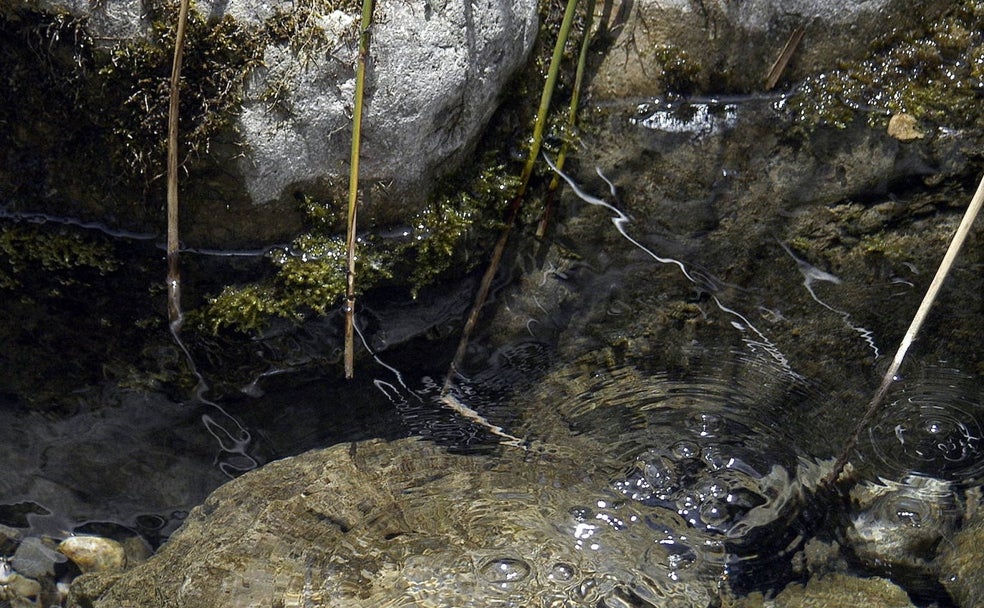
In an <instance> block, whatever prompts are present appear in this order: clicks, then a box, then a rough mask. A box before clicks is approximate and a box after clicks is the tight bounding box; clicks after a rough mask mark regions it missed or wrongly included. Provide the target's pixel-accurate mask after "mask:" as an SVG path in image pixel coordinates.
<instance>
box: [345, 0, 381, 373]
mask: <svg viewBox="0 0 984 608" xmlns="http://www.w3.org/2000/svg"><path fill="white" fill-rule="evenodd" d="M373 7H374V2H373V0H363V2H362V22H361V24H360V25H359V62H358V66H357V67H356V72H355V110H354V112H353V114H352V154H351V157H350V160H349V167H350V168H349V197H348V222H347V235H346V254H345V258H346V262H347V268H346V272H345V354H344V357H345V377H346V378H352V377H353V376H354V375H355V363H354V359H355V355H354V350H355V347H354V344H355V335H354V327H355V242H356V229H355V225H356V215H357V209H358V203H359V151H360V149H361V147H362V111H363V98H364V96H365V88H366V61H367V59H368V57H369V38H370V35H369V27H370V26H371V25H372V11H373Z"/></svg>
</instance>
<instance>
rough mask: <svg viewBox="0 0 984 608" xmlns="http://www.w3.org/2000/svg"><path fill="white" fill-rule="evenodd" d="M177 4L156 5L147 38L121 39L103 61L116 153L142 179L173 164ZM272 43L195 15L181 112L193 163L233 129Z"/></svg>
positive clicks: (99, 99) (101, 98) (102, 99)
mask: <svg viewBox="0 0 984 608" xmlns="http://www.w3.org/2000/svg"><path fill="white" fill-rule="evenodd" d="M177 7H178V5H177V3H172V2H162V3H160V4H156V5H154V6H153V7H152V9H151V17H152V19H153V21H152V26H151V29H150V32H149V33H148V34H147V36H146V37H145V38H139V39H132V40H125V41H123V42H120V43H119V44H117V45H116V46H114V47H113V48H112V49H111V50H110V51H109V55H108V57H107V58H106V60H105V61H104V62H100V63H101V67H100V69H99V72H98V74H99V79H98V83H97V86H98V87H99V88H100V91H101V93H102V94H101V95H96V96H93V98H92V99H93V101H94V102H96V103H98V104H99V105H100V106H101V107H112V108H114V111H113V112H112V113H111V114H110V116H109V125H110V132H111V138H112V141H111V142H110V146H109V149H110V150H112V151H113V153H114V154H115V155H116V160H117V161H118V162H119V163H120V164H121V165H123V166H124V167H126V168H128V169H129V170H131V171H132V172H133V173H134V174H140V175H147V176H156V175H159V174H161V173H162V167H164V166H165V164H166V163H165V161H166V154H167V116H168V104H169V97H168V92H169V87H170V77H171V62H172V60H173V53H174V35H175V30H174V27H175V21H176V17H175V16H176V15H177ZM264 46H265V42H264V40H263V38H262V37H259V36H257V35H256V33H255V32H253V31H250V30H249V29H247V28H244V27H243V26H242V25H240V24H239V23H237V22H236V21H235V20H234V19H233V18H231V17H229V16H226V17H224V18H222V19H219V20H208V19H206V18H205V17H204V16H203V15H202V14H201V13H199V12H198V11H194V10H193V11H190V12H189V15H188V23H187V33H186V38H185V49H184V61H183V69H182V72H181V78H182V83H183V84H182V89H181V107H180V120H181V137H182V139H183V141H182V142H181V146H180V147H181V149H182V150H183V152H184V154H185V157H186V158H194V157H196V156H199V155H201V154H203V153H205V152H207V150H208V147H209V143H210V141H211V140H212V138H213V137H215V136H216V135H217V134H219V133H221V132H223V131H225V130H226V129H229V128H230V126H231V124H232V121H233V118H234V117H235V112H236V110H237V109H238V107H239V104H240V102H241V100H242V91H243V87H244V85H245V81H246V77H247V75H248V74H249V73H250V72H251V71H252V70H253V69H254V68H256V67H257V66H259V65H260V64H261V60H262V56H263V55H262V54H263V48H264ZM91 111H93V112H96V111H97V109H96V108H91Z"/></svg>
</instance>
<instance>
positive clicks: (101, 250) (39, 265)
mask: <svg viewBox="0 0 984 608" xmlns="http://www.w3.org/2000/svg"><path fill="white" fill-rule="evenodd" d="M119 266H120V262H119V260H117V259H116V257H115V255H114V251H113V248H112V246H111V245H109V244H108V243H105V242H97V241H93V240H88V239H85V238H84V237H83V236H82V235H80V234H78V233H74V232H62V231H58V232H51V231H46V230H43V229H41V228H39V227H36V226H25V225H14V226H3V227H0V288H5V289H14V288H18V287H21V286H22V284H23V281H22V280H21V279H22V278H24V277H30V278H31V279H32V280H36V279H37V278H38V277H39V276H45V277H48V278H51V279H54V280H55V281H56V283H57V284H58V285H61V286H65V285H70V284H72V283H74V282H75V279H74V278H73V276H72V274H71V273H61V272H60V271H66V270H74V269H77V268H91V269H94V270H96V271H97V272H99V273H100V274H106V273H109V272H112V271H114V270H116V269H117V268H119Z"/></svg>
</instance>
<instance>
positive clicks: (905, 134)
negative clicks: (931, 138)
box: [888, 114, 926, 141]
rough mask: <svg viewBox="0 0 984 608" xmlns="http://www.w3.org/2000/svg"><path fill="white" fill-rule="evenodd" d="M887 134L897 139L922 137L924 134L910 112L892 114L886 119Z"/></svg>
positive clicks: (907, 139) (909, 139) (904, 139)
mask: <svg viewBox="0 0 984 608" xmlns="http://www.w3.org/2000/svg"><path fill="white" fill-rule="evenodd" d="M888 135H889V137H894V138H895V139H897V140H899V141H912V140H914V139H922V138H923V137H926V134H925V133H923V132H922V131H921V130H920V129H919V123H918V122H917V121H916V117H915V116H913V115H912V114H893V115H892V117H891V118H890V119H888Z"/></svg>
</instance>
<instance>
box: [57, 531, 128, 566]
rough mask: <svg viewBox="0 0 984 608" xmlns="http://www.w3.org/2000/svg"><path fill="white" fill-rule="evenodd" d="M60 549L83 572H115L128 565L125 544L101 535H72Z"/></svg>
mask: <svg viewBox="0 0 984 608" xmlns="http://www.w3.org/2000/svg"><path fill="white" fill-rule="evenodd" d="M58 550H59V551H61V552H62V553H64V554H65V555H66V556H68V558H69V559H70V560H72V561H73V562H75V565H76V566H78V567H79V570H81V571H82V572H113V571H119V570H122V569H123V568H124V566H126V552H125V551H124V550H123V545H121V544H120V543H118V542H116V541H115V540H112V539H109V538H102V537H101V536H70V537H68V538H66V539H65V540H63V541H62V542H61V543H60V544H59V545H58Z"/></svg>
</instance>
